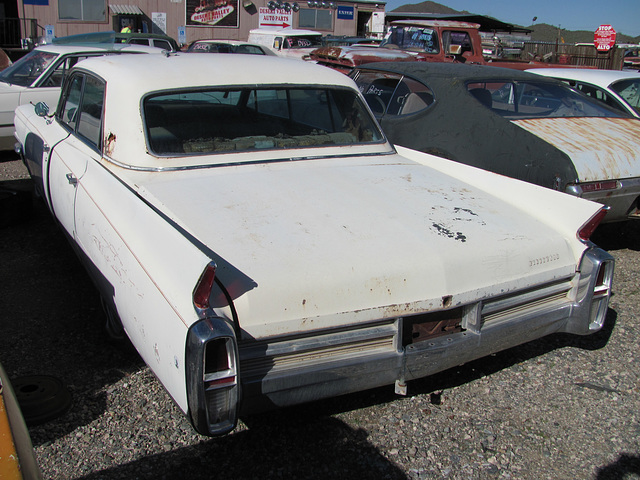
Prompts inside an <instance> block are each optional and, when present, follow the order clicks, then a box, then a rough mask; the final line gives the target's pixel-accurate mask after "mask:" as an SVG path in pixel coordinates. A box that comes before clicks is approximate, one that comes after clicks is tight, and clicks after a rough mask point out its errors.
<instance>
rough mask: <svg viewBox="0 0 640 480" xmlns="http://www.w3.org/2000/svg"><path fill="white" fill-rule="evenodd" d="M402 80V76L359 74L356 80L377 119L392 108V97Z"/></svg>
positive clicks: (373, 73) (374, 73)
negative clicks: (388, 108)
mask: <svg viewBox="0 0 640 480" xmlns="http://www.w3.org/2000/svg"><path fill="white" fill-rule="evenodd" d="M401 78H402V77H401V75H395V74H389V73H379V72H372V71H370V72H364V71H362V72H359V74H358V76H357V78H356V79H355V80H356V83H357V84H358V89H359V90H360V92H361V93H362V95H363V96H364V99H365V100H366V101H367V104H368V105H369V108H370V109H371V111H372V112H373V113H374V114H375V115H376V117H378V118H380V117H381V116H382V115H384V113H385V112H386V111H387V107H390V105H389V103H390V101H391V97H392V96H393V93H394V92H395V90H396V87H397V86H398V83H400V79H401ZM390 108H392V107H390ZM393 108H395V105H394V106H393ZM396 113H397V109H396Z"/></svg>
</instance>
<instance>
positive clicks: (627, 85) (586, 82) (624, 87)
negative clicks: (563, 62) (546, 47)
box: [527, 68, 640, 117]
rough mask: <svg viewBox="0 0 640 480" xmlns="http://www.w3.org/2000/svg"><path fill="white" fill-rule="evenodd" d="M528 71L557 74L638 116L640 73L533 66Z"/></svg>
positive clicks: (566, 80)
mask: <svg viewBox="0 0 640 480" xmlns="http://www.w3.org/2000/svg"><path fill="white" fill-rule="evenodd" d="M527 71H528V72H531V73H537V74H538V75H544V76H546V77H552V78H557V79H558V80H562V81H563V82H566V83H568V84H569V85H571V86H572V87H574V88H576V89H578V90H580V91H581V92H582V93H584V94H586V95H589V96H590V97H592V98H595V99H596V100H599V101H601V102H604V103H606V104H607V105H609V106H610V107H612V108H616V109H618V110H621V111H623V112H626V113H630V114H631V115H633V116H635V117H640V73H638V72H631V71H628V70H583V69H575V68H566V69H555V68H533V69H531V70H527Z"/></svg>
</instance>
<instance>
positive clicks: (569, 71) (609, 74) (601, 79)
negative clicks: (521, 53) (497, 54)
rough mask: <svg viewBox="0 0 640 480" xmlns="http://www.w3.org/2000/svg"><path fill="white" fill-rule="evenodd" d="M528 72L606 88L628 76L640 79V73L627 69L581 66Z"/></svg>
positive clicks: (533, 69)
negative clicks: (584, 67) (597, 68)
mask: <svg viewBox="0 0 640 480" xmlns="http://www.w3.org/2000/svg"><path fill="white" fill-rule="evenodd" d="M527 72H531V73H536V74H538V75H544V76H547V77H554V78H562V79H565V80H579V81H583V82H589V83H592V84H594V85H598V86H600V87H603V88H606V87H608V86H609V85H611V84H612V83H613V82H616V81H618V80H624V79H627V78H635V79H640V73H638V72H629V71H626V70H596V69H581V68H532V69H529V70H527Z"/></svg>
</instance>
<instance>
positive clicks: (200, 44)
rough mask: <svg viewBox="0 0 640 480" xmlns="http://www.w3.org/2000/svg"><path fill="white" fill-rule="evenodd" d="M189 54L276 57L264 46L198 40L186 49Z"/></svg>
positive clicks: (238, 42)
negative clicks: (237, 54) (234, 54)
mask: <svg viewBox="0 0 640 480" xmlns="http://www.w3.org/2000/svg"><path fill="white" fill-rule="evenodd" d="M186 51H187V52H188V53H240V54H248V55H275V53H273V51H272V50H271V49H269V48H267V47H265V46H263V45H254V44H253V43H247V42H240V41H236V40H196V41H195V42H193V43H191V45H189V47H188V48H187V49H186Z"/></svg>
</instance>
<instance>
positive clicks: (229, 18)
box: [186, 0, 238, 27]
mask: <svg viewBox="0 0 640 480" xmlns="http://www.w3.org/2000/svg"><path fill="white" fill-rule="evenodd" d="M186 6H187V26H192V27H193V26H196V27H197V26H200V27H237V26H238V0H187V2H186Z"/></svg>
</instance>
